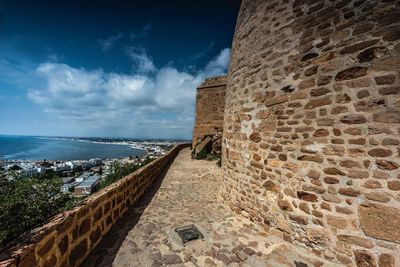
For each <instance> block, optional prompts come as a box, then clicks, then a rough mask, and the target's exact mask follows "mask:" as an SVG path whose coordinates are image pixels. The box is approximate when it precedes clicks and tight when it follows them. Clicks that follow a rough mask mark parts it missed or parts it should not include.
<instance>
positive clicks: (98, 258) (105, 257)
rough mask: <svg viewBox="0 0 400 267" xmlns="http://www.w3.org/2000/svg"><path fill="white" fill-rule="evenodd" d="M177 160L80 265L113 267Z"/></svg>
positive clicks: (169, 165) (165, 169)
mask: <svg viewBox="0 0 400 267" xmlns="http://www.w3.org/2000/svg"><path fill="white" fill-rule="evenodd" d="M174 160H175V158H174V159H173V160H171V162H170V163H169V164H168V165H167V167H166V168H164V170H163V172H162V173H161V175H159V176H158V177H157V178H156V179H155V180H154V182H153V184H152V185H151V187H150V188H149V190H147V192H145V193H144V194H143V196H141V197H140V198H139V200H138V201H137V203H136V204H134V205H132V206H131V207H130V208H129V209H128V210H127V211H126V212H125V214H124V215H123V217H121V218H120V219H119V220H118V222H117V223H116V224H114V225H113V226H112V227H111V229H110V231H108V233H107V234H106V235H105V236H103V238H102V240H101V242H100V243H99V244H98V245H97V246H96V248H95V249H94V250H93V251H92V252H91V253H90V254H89V255H88V256H87V258H86V259H85V261H84V262H83V263H82V264H81V265H80V266H82V267H99V266H102V267H105V266H112V263H113V262H114V259H115V257H116V256H117V253H118V251H119V248H120V247H121V245H122V243H123V242H124V240H125V238H126V236H127V235H128V233H129V231H130V230H132V229H133V228H134V227H135V225H136V224H137V223H138V222H139V220H140V217H141V216H142V214H143V212H144V211H145V210H146V208H147V206H148V205H149V204H150V202H151V200H152V199H153V197H154V195H155V194H156V193H157V191H158V189H159V188H160V186H161V184H162V182H163V180H164V177H165V175H166V174H167V172H168V170H169V168H170V167H171V165H172V163H173V162H174Z"/></svg>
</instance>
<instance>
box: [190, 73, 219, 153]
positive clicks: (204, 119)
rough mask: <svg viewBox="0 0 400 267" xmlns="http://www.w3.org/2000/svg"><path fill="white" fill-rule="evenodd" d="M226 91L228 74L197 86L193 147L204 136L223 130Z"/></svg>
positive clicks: (207, 80) (209, 79)
mask: <svg viewBox="0 0 400 267" xmlns="http://www.w3.org/2000/svg"><path fill="white" fill-rule="evenodd" d="M225 91H226V76H220V77H213V78H208V79H206V80H205V81H204V82H203V83H202V84H201V85H200V86H199V87H198V88H197V95H196V123H195V125H194V128H193V143H192V147H193V148H194V147H195V146H196V145H197V143H198V142H199V141H201V140H202V138H204V136H207V135H213V134H215V133H217V132H222V128H223V123H224V105H225Z"/></svg>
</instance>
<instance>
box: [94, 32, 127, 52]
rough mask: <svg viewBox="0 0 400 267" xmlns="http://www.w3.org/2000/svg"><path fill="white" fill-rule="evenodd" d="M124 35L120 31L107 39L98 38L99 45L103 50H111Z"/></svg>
mask: <svg viewBox="0 0 400 267" xmlns="http://www.w3.org/2000/svg"><path fill="white" fill-rule="evenodd" d="M122 37H123V34H122V33H118V34H117V35H113V36H110V37H108V38H105V39H100V40H98V42H99V45H100V47H101V49H103V51H105V52H106V51H109V50H110V49H111V48H112V47H113V46H114V44H115V43H116V42H118V41H119V40H120V39H121V38H122Z"/></svg>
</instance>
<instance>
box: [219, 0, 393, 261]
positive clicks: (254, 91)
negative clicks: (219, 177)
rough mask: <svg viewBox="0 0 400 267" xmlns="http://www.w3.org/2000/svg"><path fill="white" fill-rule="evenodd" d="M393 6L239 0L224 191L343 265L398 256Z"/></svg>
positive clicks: (373, 0) (246, 211)
mask: <svg viewBox="0 0 400 267" xmlns="http://www.w3.org/2000/svg"><path fill="white" fill-rule="evenodd" d="M399 70H400V9H399V2H398V1H392V0H384V1H383V0H380V1H379V0H369V1H360V0H341V1H332V0H330V1H328V0H323V1H316V0H287V1H277V0H276V1H264V0H243V2H242V6H241V10H240V14H239V17H238V20H237V26H236V32H235V36H234V41H233V47H232V55H231V63H230V70H229V74H228V82H227V92H226V106H225V118H224V138H223V157H222V159H223V169H224V178H223V187H222V197H223V199H224V202H226V203H227V204H228V205H229V206H230V207H231V208H232V209H233V210H234V211H236V212H237V213H239V214H241V215H243V216H245V217H248V218H250V219H251V220H253V221H255V222H257V223H258V224H260V225H262V226H264V227H266V228H269V229H278V230H279V231H280V234H281V235H282V236H283V237H284V238H285V239H286V240H287V241H289V242H296V243H298V244H303V245H306V246H309V247H312V248H313V251H314V252H315V253H316V254H321V256H323V257H325V258H328V259H331V260H333V261H336V262H338V263H339V264H343V265H348V266H354V265H358V266H378V265H379V266H400V168H399V166H400V156H399V153H400V146H399V143H400V77H399V75H400V74H399V73H400V72H399Z"/></svg>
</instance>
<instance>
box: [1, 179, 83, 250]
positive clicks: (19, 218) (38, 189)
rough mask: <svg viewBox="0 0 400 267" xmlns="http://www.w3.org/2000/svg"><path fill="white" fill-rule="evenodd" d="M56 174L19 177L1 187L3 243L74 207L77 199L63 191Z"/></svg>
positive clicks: (60, 181)
mask: <svg viewBox="0 0 400 267" xmlns="http://www.w3.org/2000/svg"><path fill="white" fill-rule="evenodd" d="M61 185H62V180H61V179H60V178H58V177H55V176H48V175H47V176H46V175H43V176H37V177H19V178H17V179H14V180H12V181H6V182H3V184H2V186H1V187H0V245H5V244H7V243H8V242H9V241H11V240H13V239H15V238H17V237H18V236H20V235H21V234H23V233H24V232H26V231H28V230H30V229H32V228H33V227H36V226H39V225H40V224H42V223H44V222H45V221H46V220H48V219H49V218H50V217H51V216H53V215H55V214H57V213H59V212H61V211H63V210H65V209H67V208H70V207H72V206H73V205H74V204H76V202H75V201H76V200H75V199H73V198H72V197H71V196H70V195H69V194H65V193H63V192H61V190H60V188H61Z"/></svg>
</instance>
